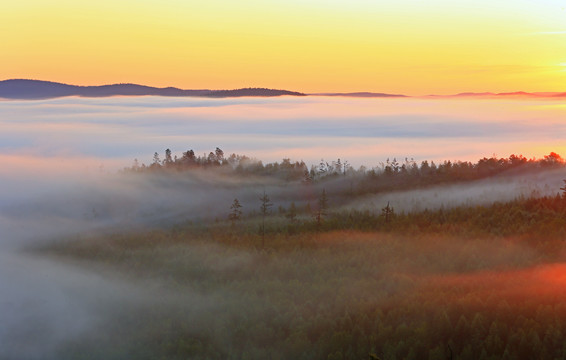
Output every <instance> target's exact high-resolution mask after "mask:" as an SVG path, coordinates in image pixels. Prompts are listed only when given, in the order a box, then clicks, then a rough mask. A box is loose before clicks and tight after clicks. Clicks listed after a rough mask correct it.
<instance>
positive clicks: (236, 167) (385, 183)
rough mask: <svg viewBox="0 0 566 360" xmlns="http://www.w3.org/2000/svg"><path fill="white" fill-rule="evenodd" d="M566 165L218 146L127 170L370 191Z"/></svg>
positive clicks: (514, 158)
mask: <svg viewBox="0 0 566 360" xmlns="http://www.w3.org/2000/svg"><path fill="white" fill-rule="evenodd" d="M564 166H565V161H564V159H563V158H562V157H561V156H560V155H559V154H557V153H555V152H551V153H550V154H548V155H545V156H544V157H543V158H540V159H536V158H530V159H528V158H526V157H524V156H523V155H515V154H512V155H510V156H509V157H507V158H504V157H501V158H498V157H497V156H495V155H493V156H492V157H489V158H487V157H484V158H481V159H479V160H478V161H477V162H475V163H472V162H469V161H450V160H446V161H443V162H441V163H439V164H436V163H435V162H434V161H428V160H423V161H421V163H420V164H419V163H417V162H416V161H415V160H413V159H408V158H405V159H404V160H403V161H398V160H397V159H396V158H393V160H389V159H387V160H386V161H385V162H381V163H379V165H377V166H375V167H372V168H369V169H368V168H367V167H365V166H360V167H359V168H358V169H354V168H353V167H352V166H351V165H350V163H349V162H348V161H347V160H346V161H342V160H341V159H337V160H335V161H331V162H327V161H325V160H324V159H321V161H320V163H319V164H317V165H311V166H310V167H308V166H307V164H306V163H305V162H304V161H302V160H301V161H294V162H293V161H291V160H290V159H289V158H285V159H283V160H282V161H281V162H273V163H267V164H264V163H263V162H262V161H261V160H257V159H254V158H250V157H248V156H246V155H237V154H234V153H232V154H231V155H229V156H225V154H224V151H223V150H222V149H220V148H218V147H217V148H216V149H215V150H214V151H211V152H209V153H208V155H207V154H206V153H205V154H203V155H201V156H197V155H196V154H195V152H194V151H193V150H188V151H185V152H183V153H182V154H181V156H177V155H173V154H172V152H171V150H169V149H166V150H165V152H164V158H163V159H162V158H161V155H160V154H159V153H158V152H155V153H154V155H153V159H152V162H151V163H150V164H149V165H146V164H141V165H140V163H139V161H138V160H137V159H135V160H134V164H133V165H132V166H131V167H127V168H125V169H124V171H126V172H148V171H151V172H163V171H180V172H183V171H190V170H196V169H218V170H222V171H225V172H227V173H230V174H234V175H241V176H245V175H257V176H270V177H275V178H279V179H282V180H287V181H302V182H304V183H311V182H321V181H326V180H330V179H336V178H339V177H341V176H343V177H350V178H356V179H357V180H358V181H359V187H360V188H363V189H362V190H363V191H367V192H371V191H376V190H381V191H384V190H397V189H408V188H418V187H424V186H429V185H436V184H444V183H453V182H454V183H455V182H465V181H473V180H480V179H484V178H488V177H492V176H496V175H500V174H504V173H509V174H517V173H521V172H529V171H539V170H548V169H552V168H560V167H564ZM393 179H394V181H392V180H393Z"/></svg>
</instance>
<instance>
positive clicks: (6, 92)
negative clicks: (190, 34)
mask: <svg viewBox="0 0 566 360" xmlns="http://www.w3.org/2000/svg"><path fill="white" fill-rule="evenodd" d="M146 95H152V96H200V97H241V96H262V97H270V96H282V95H291V96H305V94H303V93H300V92H295V91H288V90H274V89H265V88H245V89H235V90H208V89H201V90H183V89H178V88H174V87H166V88H156V87H151V86H145V85H137V84H112V85H101V86H78V85H68V84H63V83H57V82H52V81H42V80H25V79H11V80H3V81H0V98H5V99H25V100H34V99H50V98H57V97H63V96H82V97H108V96H146Z"/></svg>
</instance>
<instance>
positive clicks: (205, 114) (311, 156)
mask: <svg viewBox="0 0 566 360" xmlns="http://www.w3.org/2000/svg"><path fill="white" fill-rule="evenodd" d="M564 111H565V110H564V108H563V107H560V106H559V105H558V104H557V103H556V102H553V101H538V102H537V101H526V102H515V101H496V100H489V101H485V100H484V101H475V100H466V101H453V102H452V101H449V100H422V99H418V100H403V99H387V100H382V99H370V100H367V99H337V98H277V99H247V98H246V99H228V100H225V99H190V98H178V99H177V98H156V97H144V98H110V99H81V98H64V99H56V100H45V101H2V102H0V164H2V168H1V169H0V184H2V186H1V187H0V358H1V359H4V358H6V359H49V358H51V355H52V354H53V351H54V349H55V348H56V347H57V346H58V344H60V343H61V342H63V341H67V340H69V339H72V338H73V337H76V336H80V335H81V333H82V332H84V331H87V330H89V329H91V328H92V327H94V326H96V325H97V321H98V320H99V319H100V317H101V315H102V314H100V313H99V312H100V309H101V308H104V309H107V307H105V306H101V305H100V304H107V305H108V307H111V308H112V309H113V311H118V310H117V309H119V308H122V307H125V308H127V306H128V305H127V304H130V303H135V302H136V301H137V300H136V299H139V298H140V296H141V297H144V298H147V301H148V302H152V301H156V302H157V301H161V300H159V299H160V298H159V299H158V298H157V295H155V293H152V292H149V291H147V290H146V289H142V288H138V287H136V285H135V284H124V283H122V282H121V280H119V279H111V278H110V277H108V276H104V275H103V274H96V273H92V272H89V271H87V270H84V269H82V268H81V267H80V266H79V265H78V264H73V265H71V264H66V263H65V264H63V263H57V262H54V261H53V260H49V259H46V258H38V256H36V255H30V254H29V253H26V252H25V251H24V250H25V248H26V247H28V246H30V245H37V244H42V243H48V242H52V241H56V240H57V239H61V238H66V237H73V236H80V234H82V233H84V232H100V231H120V230H121V229H130V228H137V227H140V226H149V227H151V226H157V225H160V224H164V223H165V224H172V223H176V222H180V221H184V220H198V219H209V220H210V219H214V218H215V217H219V218H225V217H226V215H227V213H228V212H229V207H230V204H231V203H232V200H233V199H234V198H235V197H237V198H238V199H239V200H240V201H241V202H242V204H243V205H244V209H243V210H244V212H247V211H250V210H252V209H258V208H259V200H258V197H259V195H260V194H261V193H262V191H263V190H265V191H266V192H267V193H268V195H269V196H270V197H271V199H272V200H273V201H274V203H275V208H276V207H277V206H278V205H284V206H287V205H288V204H289V203H290V201H295V202H297V203H301V201H304V200H308V201H312V203H313V204H314V202H315V201H316V197H317V196H318V194H317V193H318V191H316V193H314V194H311V196H310V198H309V197H307V198H305V195H304V192H302V191H296V188H295V187H294V186H289V185H286V184H282V183H278V182H276V181H272V182H270V183H268V184H262V183H259V182H258V181H257V180H254V179H249V180H247V181H246V182H238V181H235V180H234V179H227V178H225V177H220V176H216V175H215V174H214V173H212V172H210V173H200V174H194V175H191V176H189V175H183V176H180V177H172V176H159V175H146V176H138V175H135V174H121V173H120V174H119V173H117V172H116V170H117V169H119V168H121V167H124V166H130V165H131V163H132V161H133V159H134V158H138V159H139V160H140V162H145V163H150V162H151V157H152V155H153V152H155V151H159V152H160V153H161V154H162V152H163V150H164V149H165V148H170V149H171V150H172V151H173V153H174V154H177V155H181V152H182V151H186V150H188V149H194V150H195V152H197V154H201V153H204V152H208V151H211V150H214V148H215V147H216V146H219V147H221V148H222V149H223V150H224V151H225V152H226V153H227V154H229V153H232V152H236V153H240V154H245V155H249V156H253V157H256V158H258V159H260V160H263V161H264V162H270V161H280V160H281V159H282V158H284V157H289V158H291V159H292V160H301V159H302V160H305V161H306V162H307V163H308V164H314V163H317V162H318V161H320V158H324V159H325V160H328V161H330V160H333V159H337V158H342V159H347V160H348V161H349V162H350V163H351V164H353V165H354V166H356V167H357V166H360V165H362V164H363V165H366V166H367V167H373V166H376V165H377V164H378V163H379V162H381V161H385V159H386V158H388V157H391V158H392V157H395V156H396V157H398V158H399V159H402V158H404V157H409V158H414V159H415V160H416V161H418V162H419V161H421V160H425V159H433V160H442V159H446V160H471V161H476V160H477V159H478V158H479V157H482V156H490V155H491V154H492V153H497V154H498V155H499V156H508V155H510V154H511V153H523V155H525V156H537V157H539V156H542V155H544V154H548V153H549V152H550V151H556V152H558V153H560V152H561V150H562V149H564V148H563V144H561V141H562V140H563V139H562V138H561V137H560V134H564V133H566V132H565V130H566V129H564V127H565V125H564V123H563V122H560V119H559V117H558V116H559V115H563V113H564ZM534 120H536V121H534ZM563 178H564V173H563V172H558V173H557V172H554V173H548V174H539V175H537V176H531V175H529V176H526V175H525V176H523V177H517V178H513V179H509V178H506V179H496V180H484V181H479V182H476V183H471V184H466V185H455V186H451V187H449V188H442V187H437V188H431V189H427V190H424V191H406V192H399V193H395V194H390V195H386V196H384V195H380V196H376V197H368V198H366V199H363V200H356V201H353V202H351V203H348V204H345V205H343V206H344V207H346V208H351V207H353V208H359V209H363V208H369V209H370V210H371V209H375V210H377V211H379V209H380V208H381V207H382V206H383V203H384V202H386V201H391V203H392V205H393V206H394V207H395V208H396V210H405V211H410V210H419V209H424V208H427V207H428V208H437V207H440V206H454V205H458V204H464V203H489V202H491V201H496V200H508V199H511V198H513V197H515V196H518V195H520V194H524V195H530V194H531V193H532V192H533V191H538V193H540V194H542V195H545V194H555V193H556V192H557V189H558V188H559V187H560V186H561V185H562V181H561V180H562V179H563ZM297 186H299V185H297ZM340 186H349V185H347V184H341V183H339V182H337V183H334V184H328V189H327V191H328V192H329V198H330V201H332V191H333V187H334V189H336V187H340ZM317 190H320V189H317ZM156 286H159V285H156ZM185 295H186V294H185ZM159 296H161V295H159ZM186 296H188V295H186ZM190 296H191V298H192V299H197V298H199V297H200V296H202V295H200V294H191V295H190ZM195 303H198V304H204V303H207V301H202V302H196V300H195ZM195 306H197V305H195ZM198 306H200V305H198Z"/></svg>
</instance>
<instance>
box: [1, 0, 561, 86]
mask: <svg viewBox="0 0 566 360" xmlns="http://www.w3.org/2000/svg"><path fill="white" fill-rule="evenodd" d="M565 7H566V4H565V3H564V2H563V1H525V0H514V1H511V0H500V1H487V0H476V1H468V0H463V1H448V0H429V1H422V0H399V1H395V2H392V1H387V2H385V1H367V0H352V1H348V2H344V1H336V0H327V1H322V0H311V1H308V2H305V1H298V0H287V1H280V0H275V1H269V2H266V1H254V0H242V1H238V2H234V1H227V0H211V1H207V2H193V1H181V0H162V1H155V0H136V1H134V0H124V1H120V2H115V1H113V0H99V1H96V2H85V1H76V0H75V1H70V0H62V1H46V0H20V1H17V2H11V3H9V4H4V5H3V6H2V12H0V43H1V44H2V47H1V50H0V51H1V53H2V54H1V55H2V56H0V79H8V78H34V79H42V80H52V81H60V82H66V83H73V84H80V85H96V84H105V83H118V82H133V83H141V84H147V85H152V86H176V87H181V88H213V89H221V88H238V87H249V86H251V87H256V86H258V87H270V88H285V89H291V90H298V91H304V92H326V91H376V92H388V93H404V94H408V95H424V94H430V93H436V94H448V93H457V92H464V91H495V92H501V91H517V90H523V91H566V10H565Z"/></svg>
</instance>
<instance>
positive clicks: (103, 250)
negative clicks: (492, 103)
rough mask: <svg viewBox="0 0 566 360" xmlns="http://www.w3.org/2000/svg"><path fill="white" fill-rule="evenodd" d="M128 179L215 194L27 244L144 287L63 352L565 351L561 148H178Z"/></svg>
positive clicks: (492, 355)
mask: <svg viewBox="0 0 566 360" xmlns="http://www.w3.org/2000/svg"><path fill="white" fill-rule="evenodd" d="M121 174H122V176H125V177H127V178H128V179H131V178H135V179H138V178H144V179H149V180H148V181H149V184H151V186H154V187H174V186H180V185H179V183H178V181H179V179H184V178H190V179H191V183H190V184H191V185H190V187H186V189H185V191H188V192H195V193H198V192H201V191H202V192H206V191H212V192H215V193H217V196H216V197H214V198H212V197H211V198H210V199H211V200H210V202H211V203H205V204H206V206H202V207H201V208H200V210H199V211H197V213H196V214H195V212H194V211H192V212H191V216H189V215H187V216H185V218H184V219H183V216H184V215H182V216H181V219H180V220H175V221H154V222H152V223H151V224H150V223H146V224H144V225H139V224H136V225H135V226H129V227H124V226H121V227H119V228H112V229H110V230H108V229H106V230H105V231H94V230H93V231H89V232H82V233H80V234H76V235H74V236H69V237H67V238H58V239H53V241H51V242H49V243H47V244H45V243H44V244H41V245H33V246H30V247H29V248H28V249H27V251H28V252H30V253H33V254H36V255H41V256H47V257H50V258H54V259H57V260H58V261H62V262H68V263H72V264H75V265H77V266H79V267H81V268H85V269H89V270H92V271H95V272H96V273H98V274H100V276H102V277H109V278H114V279H120V280H123V281H125V282H127V283H131V284H137V285H139V286H140V288H143V291H141V290H140V291H139V292H135V294H134V295H133V296H134V297H135V298H136V301H133V302H131V303H130V305H129V306H127V307H118V308H117V307H112V309H113V311H105V312H103V313H104V314H105V315H104V316H101V318H99V319H98V323H99V325H98V327H96V328H94V329H91V330H90V332H89V333H88V334H87V336H80V337H77V338H76V339H74V340H72V341H67V342H65V343H64V344H62V345H61V346H59V347H58V348H57V354H58V356H59V358H63V359H101V358H104V359H127V358H135V359H381V360H393V359H419V360H420V359H430V360H433V359H470V360H472V359H473V360H477V359H481V360H485V359H562V358H565V357H566V324H565V323H564V321H562V320H563V319H565V318H566V300H565V299H566V296H565V295H566V286H565V285H566V265H565V264H564V260H565V259H566V245H565V241H564V240H565V239H566V180H564V179H566V163H565V161H564V160H563V159H562V158H561V156H560V155H558V154H557V153H554V152H552V153H550V154H549V155H546V156H544V157H543V158H541V159H535V158H531V159H527V158H525V157H523V156H522V155H511V156H509V157H508V158H498V157H496V156H495V155H494V156H492V157H490V158H482V159H479V160H478V161H477V162H475V163H472V162H466V161H443V162H441V163H438V164H436V163H435V162H434V161H421V162H420V163H418V162H416V161H414V160H413V159H403V161H398V160H397V159H392V160H390V159H387V160H386V161H384V162H382V163H379V164H378V165H377V166H375V167H373V168H366V167H363V166H362V167H360V168H358V169H354V167H352V166H351V165H350V164H349V163H348V161H345V160H340V159H337V160H336V161H331V162H327V161H324V160H321V162H320V164H318V165H312V166H310V167H308V166H307V165H306V164H305V163H304V162H302V161H291V160H290V159H283V160H282V161H281V162H275V163H267V164H263V162H262V161H260V160H256V159H253V158H250V157H247V156H243V155H236V154H232V155H229V156H225V154H224V152H223V151H222V150H221V149H220V148H216V149H215V151H211V152H210V153H209V154H206V153H205V154H203V155H202V156H197V155H195V152H194V151H193V150H188V151H186V152H183V153H182V155H180V156H174V155H173V154H172V152H171V151H170V150H166V151H165V153H164V156H163V159H161V156H160V155H159V154H158V153H157V152H156V153H155V154H154V156H153V159H152V162H151V163H150V164H149V165H145V164H141V165H140V164H139V162H138V160H135V161H134V164H133V165H132V166H131V167H128V168H125V169H123V171H122V172H121ZM183 186H184V185H183ZM148 189H151V187H148ZM211 189H212V190H211ZM148 191H151V190H148ZM207 194H208V193H207ZM164 206H165V205H164ZM103 213H104V209H102V208H99V209H93V214H94V215H92V217H103V216H104V214H103ZM181 213H182V212H181ZM182 214H184V213H182ZM149 294H151V295H149ZM130 295H131V294H130ZM146 296H147V297H146ZM94 306H100V307H102V308H104V307H105V304H95V305H94Z"/></svg>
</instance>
